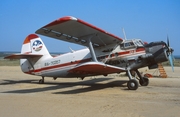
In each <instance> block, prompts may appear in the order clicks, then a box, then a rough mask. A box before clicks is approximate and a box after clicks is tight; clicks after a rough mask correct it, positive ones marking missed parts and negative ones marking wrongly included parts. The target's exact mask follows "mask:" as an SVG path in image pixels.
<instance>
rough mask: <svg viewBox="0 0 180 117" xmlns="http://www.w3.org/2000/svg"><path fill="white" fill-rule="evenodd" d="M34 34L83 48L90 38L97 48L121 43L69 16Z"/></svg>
mask: <svg viewBox="0 0 180 117" xmlns="http://www.w3.org/2000/svg"><path fill="white" fill-rule="evenodd" d="M36 33H37V34H41V35H44V36H48V37H52V38H56V39H59V40H63V41H67V42H71V43H76V44H80V45H83V46H88V43H87V42H88V39H89V38H90V37H92V38H91V42H92V43H93V45H94V46H97V47H101V46H106V45H111V44H114V45H116V44H118V43H121V42H122V41H123V39H121V38H119V37H117V36H115V35H112V34H110V33H108V32H106V31H104V30H102V29H100V28H97V27H95V26H93V25H91V24H89V23H86V22H84V21H82V20H80V19H77V18H75V17H71V16H67V17H62V18H60V19H58V20H55V21H53V22H51V23H49V24H47V25H45V26H43V27H42V28H40V29H38V30H37V31H36Z"/></svg>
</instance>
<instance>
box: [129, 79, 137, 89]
mask: <svg viewBox="0 0 180 117" xmlns="http://www.w3.org/2000/svg"><path fill="white" fill-rule="evenodd" d="M127 87H128V89H129V90H136V89H137V88H138V82H137V81H136V80H135V79H131V80H129V81H128V83H127Z"/></svg>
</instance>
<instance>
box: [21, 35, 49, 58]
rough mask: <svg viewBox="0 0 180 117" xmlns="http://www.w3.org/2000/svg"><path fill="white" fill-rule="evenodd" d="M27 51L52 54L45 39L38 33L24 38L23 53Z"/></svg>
mask: <svg viewBox="0 0 180 117" xmlns="http://www.w3.org/2000/svg"><path fill="white" fill-rule="evenodd" d="M25 53H32V54H42V55H43V56H44V55H46V56H49V55H50V54H49V52H48V50H47V48H46V46H45V45H44V43H43V41H42V40H41V38H40V37H39V36H37V35H36V34H30V35H28V36H27V37H26V39H25V40H24V42H23V45H22V49H21V54H25Z"/></svg>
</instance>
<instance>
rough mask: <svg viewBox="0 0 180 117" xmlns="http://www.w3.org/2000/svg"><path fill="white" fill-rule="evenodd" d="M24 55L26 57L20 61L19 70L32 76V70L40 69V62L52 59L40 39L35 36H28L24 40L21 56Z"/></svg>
mask: <svg viewBox="0 0 180 117" xmlns="http://www.w3.org/2000/svg"><path fill="white" fill-rule="evenodd" d="M24 54H25V55H27V56H25V59H21V60H20V64H21V69H22V71H23V72H25V73H28V74H34V73H33V70H34V69H39V68H41V67H42V63H41V60H45V59H48V58H51V57H52V56H51V55H50V54H49V52H48V50H47V48H46V46H45V44H44V43H43V41H42V40H41V38H40V37H39V36H37V35H36V34H30V35H28V36H27V37H26V39H25V40H24V42H23V45H22V49H21V55H24ZM39 75H40V74H39Z"/></svg>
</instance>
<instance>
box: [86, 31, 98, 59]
mask: <svg viewBox="0 0 180 117" xmlns="http://www.w3.org/2000/svg"><path fill="white" fill-rule="evenodd" d="M94 36H96V34H93V35H90V36H89V39H88V41H89V42H88V44H89V50H90V53H91V56H92V60H93V61H94V62H98V60H97V58H96V54H95V52H94V48H93V45H92V42H91V39H92V38H93V37H94Z"/></svg>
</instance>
